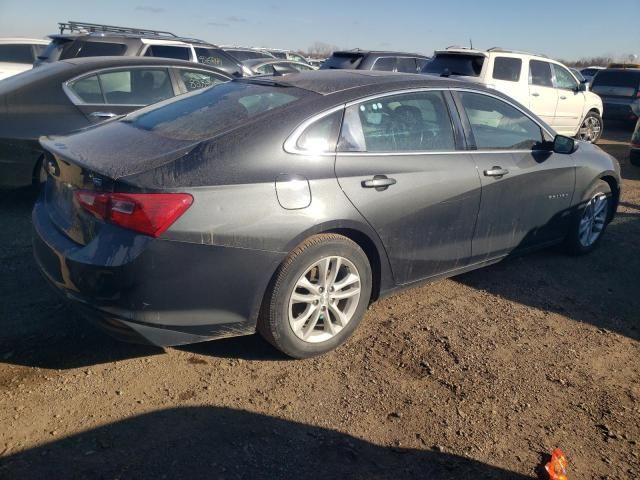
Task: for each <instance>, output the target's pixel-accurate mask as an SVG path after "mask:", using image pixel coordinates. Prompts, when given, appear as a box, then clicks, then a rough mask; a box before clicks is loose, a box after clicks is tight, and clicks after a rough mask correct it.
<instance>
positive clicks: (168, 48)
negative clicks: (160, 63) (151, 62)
mask: <svg viewBox="0 0 640 480" xmlns="http://www.w3.org/2000/svg"><path fill="white" fill-rule="evenodd" d="M144 56H145V57H161V58H175V59H177V60H191V50H190V49H189V48H187V47H174V46H172V45H150V46H149V48H147V51H146V52H144Z"/></svg>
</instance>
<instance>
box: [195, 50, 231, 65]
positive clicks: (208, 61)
mask: <svg viewBox="0 0 640 480" xmlns="http://www.w3.org/2000/svg"><path fill="white" fill-rule="evenodd" d="M195 50H196V57H197V59H198V63H203V64H205V65H211V66H212V67H216V68H222V69H224V70H227V71H238V70H240V67H239V66H238V65H237V63H236V62H235V61H233V60H231V59H230V58H229V57H228V56H227V55H225V54H224V53H222V52H221V51H220V50H217V49H215V48H204V47H196V48H195Z"/></svg>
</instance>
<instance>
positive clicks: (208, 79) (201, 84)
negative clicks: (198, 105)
mask: <svg viewBox="0 0 640 480" xmlns="http://www.w3.org/2000/svg"><path fill="white" fill-rule="evenodd" d="M179 72H180V78H181V79H182V81H183V83H184V86H185V88H186V89H187V92H193V91H194V90H199V89H201V88H207V87H211V86H213V85H215V84H217V83H222V82H225V81H226V79H223V78H222V77H219V76H217V75H215V74H214V73H210V72H203V71H200V70H184V69H180V70H179Z"/></svg>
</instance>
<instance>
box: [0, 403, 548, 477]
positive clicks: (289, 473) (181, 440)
mask: <svg viewBox="0 0 640 480" xmlns="http://www.w3.org/2000/svg"><path fill="white" fill-rule="evenodd" d="M417 441H419V439H417ZM424 448H425V449H424V450H422V449H411V448H402V447H393V446H379V445H375V444H372V443H369V442H366V441H363V440H360V439H358V438H356V437H353V436H351V435H348V434H344V433H340V432H336V431H334V430H328V429H324V428H320V427H314V426H309V425H304V424H301V423H296V422H292V421H288V420H284V419H279V418H274V417H269V416H265V415H261V414H256V413H251V412H247V411H240V410H233V409H229V408H218V407H184V408H172V409H168V410H160V411H155V412H152V413H147V414H143V415H140V416H137V417H131V418H127V419H125V420H122V421H119V422H116V423H112V424H109V425H106V426H102V427H99V428H95V429H92V430H88V431H85V432H82V433H79V434H75V435H72V436H70V437H66V438H63V439H61V440H57V441H54V442H51V443H48V444H44V445H41V446H38V447H36V448H32V449H29V450H26V451H23V452H18V453H11V452H7V453H5V454H4V455H3V457H2V458H1V462H0V464H1V466H0V477H2V478H21V479H31V478H34V479H35V478H38V479H39V478H137V479H159V478H192V479H196V478H207V479H222V478H224V479H276V478H277V479H288V478H292V479H316V478H317V479H331V478H350V479H414V478H415V479H426V478H428V479H474V480H477V479H494V480H498V479H501V480H526V479H531V478H535V477H531V476H526V475H522V474H518V473H514V472H512V471H508V470H504V469H501V468H498V467H494V466H491V465H488V464H486V463H482V462H478V461H476V460H472V459H470V458H465V457H461V456H458V455H453V454H448V453H446V452H443V451H441V449H437V448H432V446H430V445H429V446H425V447H424ZM532 467H533V466H528V467H526V468H525V469H527V470H529V469H531V470H532V469H533V468H532Z"/></svg>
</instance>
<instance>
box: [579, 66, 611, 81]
mask: <svg viewBox="0 0 640 480" xmlns="http://www.w3.org/2000/svg"><path fill="white" fill-rule="evenodd" d="M605 68H606V67H587V68H583V69H582V70H580V73H581V74H582V76H583V77H584V79H585V80H586V81H587V82H589V83H591V82H592V81H593V77H595V76H596V74H597V73H598V72H599V71H600V70H604V69H605Z"/></svg>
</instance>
